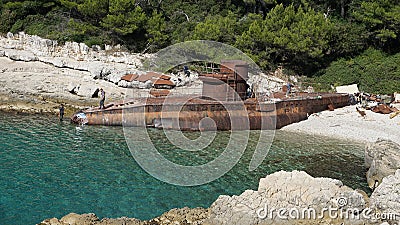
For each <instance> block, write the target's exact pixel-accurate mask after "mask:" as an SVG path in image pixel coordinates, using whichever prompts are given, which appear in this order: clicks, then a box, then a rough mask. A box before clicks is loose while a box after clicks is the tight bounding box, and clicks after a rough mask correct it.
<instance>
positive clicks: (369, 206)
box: [39, 140, 400, 225]
mask: <svg viewBox="0 0 400 225" xmlns="http://www.w3.org/2000/svg"><path fill="white" fill-rule="evenodd" d="M388 152H389V153H390V154H387V153H388ZM365 157H366V168H367V169H369V171H368V173H367V178H368V180H371V179H373V180H376V182H375V183H374V186H373V187H371V188H373V192H372V194H371V196H368V195H367V194H366V193H365V192H363V191H361V190H353V189H351V188H350V187H347V186H345V185H343V183H342V182H341V181H339V180H336V179H331V178H314V177H311V176H310V175H308V174H307V173H306V172H303V171H292V172H286V171H279V172H276V173H273V174H270V175H268V176H266V177H265V178H262V179H260V182H259V187H258V190H256V191H254V190H246V191H245V192H243V193H242V194H241V195H239V196H226V195H222V196H219V198H218V199H217V200H216V201H215V202H214V203H213V204H212V205H211V206H210V207H209V208H208V209H203V208H195V209H189V208H182V209H172V210H170V211H169V212H166V213H164V214H163V215H161V216H159V217H157V218H154V219H151V220H149V221H140V220H137V219H133V218H126V217H122V218H117V219H109V218H104V219H101V220H100V219H99V218H98V217H97V216H96V215H95V214H81V215H79V214H75V213H71V214H68V215H66V216H64V217H63V218H61V219H57V218H51V219H46V220H44V221H43V222H41V223H40V224H39V225H101V224H104V225H105V224H107V225H114V224H115V225H116V224H127V225H150V224H151V225H169V224H195V225H199V224H204V225H235V224H237V225H256V224H265V225H266V224H274V225H275V224H276V225H294V224H311V225H312V224H315V225H317V224H319V225H328V224H335V225H339V224H352V225H358V224H360V225H364V224H371V225H375V224H377V225H380V224H382V225H388V224H389V225H397V224H399V222H400V198H399V196H400V166H399V165H398V164H391V163H389V162H400V145H398V144H396V143H394V142H392V141H389V140H378V141H377V142H376V143H374V144H369V145H368V146H367V147H366V149H365ZM377 165H380V166H377ZM385 166H386V167H385Z"/></svg>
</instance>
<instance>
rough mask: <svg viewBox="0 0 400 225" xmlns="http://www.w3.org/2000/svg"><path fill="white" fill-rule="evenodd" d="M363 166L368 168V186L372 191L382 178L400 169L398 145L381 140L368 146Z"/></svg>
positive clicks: (399, 146) (399, 148)
mask: <svg viewBox="0 0 400 225" xmlns="http://www.w3.org/2000/svg"><path fill="white" fill-rule="evenodd" d="M365 166H366V168H368V172H367V181H368V186H369V187H370V188H372V189H374V188H376V187H377V186H378V185H379V184H380V183H381V182H382V179H383V178H384V177H386V176H389V175H391V174H394V173H395V172H396V170H397V169H400V145H399V144H397V143H395V142H393V141H390V140H383V139H378V140H377V141H376V142H375V143H371V144H368V145H367V146H366V148H365Z"/></svg>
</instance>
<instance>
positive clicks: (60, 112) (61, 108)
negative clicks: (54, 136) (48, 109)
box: [58, 104, 64, 121]
mask: <svg viewBox="0 0 400 225" xmlns="http://www.w3.org/2000/svg"><path fill="white" fill-rule="evenodd" d="M59 110H60V111H59V113H58V117H59V118H60V121H62V120H63V118H64V104H61V105H60V108H59Z"/></svg>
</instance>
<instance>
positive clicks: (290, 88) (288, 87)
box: [286, 82, 294, 97]
mask: <svg viewBox="0 0 400 225" xmlns="http://www.w3.org/2000/svg"><path fill="white" fill-rule="evenodd" d="M286 87H287V90H286V97H289V94H290V92H291V91H292V87H294V85H293V84H291V83H290V82H287V84H286Z"/></svg>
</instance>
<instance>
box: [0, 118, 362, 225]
mask: <svg viewBox="0 0 400 225" xmlns="http://www.w3.org/2000/svg"><path fill="white" fill-rule="evenodd" d="M138 129H144V128H138ZM148 132H149V134H151V138H152V140H153V141H152V143H142V146H143V145H146V144H154V145H155V146H156V147H157V148H158V149H159V151H160V152H161V153H162V154H163V155H164V156H165V157H167V158H168V159H170V160H171V161H174V162H176V163H180V164H182V165H188V164H193V165H196V164H198V162H201V163H204V161H207V160H210V159H212V158H214V157H217V156H218V155H219V154H220V153H221V152H222V151H223V149H224V147H226V143H227V141H228V139H229V132H218V133H217V135H216V137H215V140H214V141H213V142H212V143H211V144H210V146H209V147H207V148H206V149H205V150H204V152H203V153H201V152H200V153H199V152H196V153H192V152H187V151H182V150H180V149H177V147H176V146H174V145H173V144H170V143H168V139H166V137H165V135H164V133H163V131H162V130H156V129H150V130H149V131H148ZM258 132H259V131H251V132H250V140H249V144H248V147H247V149H246V151H245V153H244V154H243V156H242V158H241V159H240V161H239V163H238V164H237V165H236V166H235V167H233V169H232V170H230V171H229V172H228V173H227V174H225V175H224V176H222V177H220V178H219V179H217V180H215V181H213V182H211V183H208V184H204V185H200V186H192V187H182V186H176V185H171V184H168V183H164V182H162V181H160V180H157V179H156V178H153V177H152V176H151V175H149V174H148V173H146V172H145V171H144V170H143V169H142V168H141V167H140V166H139V165H138V163H137V162H136V161H135V160H134V159H133V157H132V155H131V153H130V151H129V148H128V146H127V143H126V141H125V137H124V131H123V129H122V128H121V127H105V126H83V127H77V126H76V125H74V124H70V123H69V121H64V122H59V121H58V120H57V118H56V117H49V116H39V115H14V114H8V113H1V114H0V217H1V223H2V224H16V225H18V224H21V225H22V224H24V225H25V224H36V223H39V222H41V221H42V220H44V219H46V218H52V217H57V218H60V217H62V216H64V215H66V214H68V213H70V212H75V213H89V212H93V213H95V214H96V215H97V216H99V217H100V218H103V217H122V216H128V217H135V218H138V219H150V218H153V217H156V216H159V215H161V214H162V213H163V212H166V211H168V210H170V209H172V208H179V207H184V206H188V207H209V206H210V205H211V204H212V202H214V201H215V200H216V199H217V198H218V196H219V195H238V194H240V193H242V192H243V191H245V190H246V189H253V190H256V189H257V187H258V181H259V179H260V178H262V177H265V176H266V175H268V174H271V173H273V172H276V171H280V170H286V171H292V170H304V171H306V172H307V173H309V174H310V175H312V176H323V177H331V178H336V179H340V180H342V181H343V183H344V184H346V185H348V186H350V187H352V188H359V189H362V190H365V191H368V189H367V185H366V179H365V169H364V153H363V151H364V143H357V142H347V141H343V140H337V139H332V138H325V137H319V136H310V135H303V134H297V133H290V132H284V131H277V132H276V134H275V138H274V142H273V144H272V147H271V149H270V151H269V154H268V156H267V157H266V159H265V160H264V161H263V163H262V164H261V165H260V166H259V167H258V168H257V169H256V170H254V171H251V172H250V171H249V169H248V166H249V162H250V159H251V157H252V155H253V152H254V149H255V146H256V143H257V138H258V134H259V133H258ZM185 136H187V137H189V138H191V139H195V138H197V137H198V136H199V133H185Z"/></svg>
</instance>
